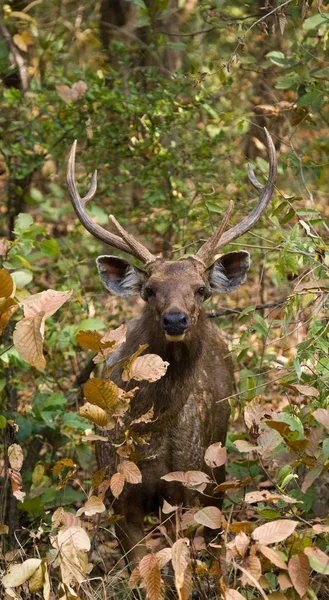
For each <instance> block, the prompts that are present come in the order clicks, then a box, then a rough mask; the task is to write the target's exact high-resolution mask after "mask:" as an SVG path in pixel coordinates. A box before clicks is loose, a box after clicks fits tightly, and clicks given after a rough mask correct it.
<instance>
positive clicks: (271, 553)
mask: <svg viewBox="0 0 329 600" xmlns="http://www.w3.org/2000/svg"><path fill="white" fill-rule="evenodd" d="M259 551H260V552H261V553H262V554H263V556H265V558H267V559H268V560H270V561H271V563H273V565H275V566H276V567H279V569H287V568H288V567H287V565H286V563H285V562H284V560H283V558H281V556H280V554H278V552H277V551H276V550H273V548H268V547H267V546H259Z"/></svg>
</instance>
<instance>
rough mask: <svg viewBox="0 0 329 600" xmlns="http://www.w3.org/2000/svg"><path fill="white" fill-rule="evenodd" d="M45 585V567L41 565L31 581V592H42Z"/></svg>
mask: <svg viewBox="0 0 329 600" xmlns="http://www.w3.org/2000/svg"><path fill="white" fill-rule="evenodd" d="M43 584H44V565H43V564H42V563H41V564H40V565H39V566H38V568H37V569H36V570H35V571H34V573H33V575H32V577H31V579H30V581H29V588H30V592H31V593H34V592H38V591H39V590H41V588H42V587H43Z"/></svg>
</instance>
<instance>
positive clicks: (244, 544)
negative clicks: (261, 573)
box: [234, 531, 250, 558]
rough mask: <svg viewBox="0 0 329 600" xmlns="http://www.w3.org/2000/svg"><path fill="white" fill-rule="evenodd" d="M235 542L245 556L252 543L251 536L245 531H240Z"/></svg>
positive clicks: (238, 549) (242, 555)
mask: <svg viewBox="0 0 329 600" xmlns="http://www.w3.org/2000/svg"><path fill="white" fill-rule="evenodd" d="M234 543H235V547H236V549H237V551H238V553H239V554H240V556H241V557H242V558H243V557H244V556H245V554H246V552H247V550H248V548H249V545H250V539H249V537H248V536H247V535H246V534H245V532H244V531H240V532H239V533H238V535H237V536H236V537H235V540H234Z"/></svg>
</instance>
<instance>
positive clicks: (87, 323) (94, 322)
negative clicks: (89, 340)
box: [79, 319, 106, 331]
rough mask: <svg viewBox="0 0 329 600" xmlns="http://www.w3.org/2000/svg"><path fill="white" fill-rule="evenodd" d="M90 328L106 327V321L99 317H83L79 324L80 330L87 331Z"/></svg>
mask: <svg viewBox="0 0 329 600" xmlns="http://www.w3.org/2000/svg"><path fill="white" fill-rule="evenodd" d="M88 329H96V330H97V331H98V330H99V329H106V325H105V323H103V321H100V320H99V319H83V320H82V321H81V323H80V324H79V331H80V330H81V331H87V330H88Z"/></svg>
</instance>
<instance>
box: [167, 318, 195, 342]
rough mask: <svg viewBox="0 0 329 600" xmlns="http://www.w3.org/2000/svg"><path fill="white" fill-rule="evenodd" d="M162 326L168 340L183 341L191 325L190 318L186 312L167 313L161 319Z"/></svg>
mask: <svg viewBox="0 0 329 600" xmlns="http://www.w3.org/2000/svg"><path fill="white" fill-rule="evenodd" d="M161 324H162V328H163V329H164V331H165V336H166V339H167V340H168V342H181V341H182V340H183V339H184V337H185V333H186V330H187V329H188V328H189V326H190V319H189V317H188V316H187V314H185V313H181V312H175V313H165V314H164V315H163V316H162V320H161Z"/></svg>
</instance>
